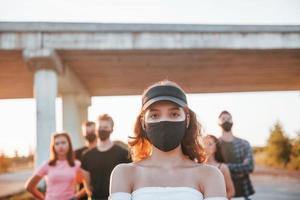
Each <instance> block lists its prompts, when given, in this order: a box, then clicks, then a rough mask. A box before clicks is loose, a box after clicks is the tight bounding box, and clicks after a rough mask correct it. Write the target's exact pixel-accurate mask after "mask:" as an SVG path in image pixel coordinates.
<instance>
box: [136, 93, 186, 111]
mask: <svg viewBox="0 0 300 200" xmlns="http://www.w3.org/2000/svg"><path fill="white" fill-rule="evenodd" d="M158 101H171V102H173V103H176V104H178V105H179V106H181V107H185V106H187V104H186V103H185V102H184V101H182V100H181V99H178V98H175V97H171V96H159V97H155V98H153V99H150V100H149V101H147V102H146V103H145V104H144V105H143V107H142V110H146V109H147V108H148V107H149V106H150V105H152V104H153V103H156V102H158Z"/></svg>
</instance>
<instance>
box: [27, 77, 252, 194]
mask: <svg viewBox="0 0 300 200" xmlns="http://www.w3.org/2000/svg"><path fill="white" fill-rule="evenodd" d="M219 125H220V126H221V128H222V136H221V137H220V138H216V137H215V136H213V135H207V136H205V137H203V135H202V131H201V130H202V129H201V124H200V123H199V122H198V120H197V117H196V114H195V113H194V112H193V111H192V110H191V109H190V108H189V107H188V102H187V98H186V94H185V92H184V91H183V89H181V88H180V86H178V85H177V84H176V83H174V82H171V81H161V82H158V83H155V84H153V85H151V86H150V87H148V88H147V89H146V90H145V91H144V93H143V94H142V106H141V112H140V113H139V115H138V116H137V119H136V122H135V126H134V131H133V136H131V137H129V141H128V146H129V149H130V152H128V150H127V149H125V148H123V147H121V146H119V145H117V144H115V143H114V142H113V141H112V140H111V139H110V136H111V134H112V132H113V127H114V121H113V119H112V118H111V117H110V116H109V115H108V114H103V115H100V116H99V117H98V119H97V122H96V123H95V122H90V121H89V122H86V123H84V124H83V126H82V134H83V136H84V137H85V139H86V145H85V146H84V147H83V148H80V149H78V150H76V151H73V148H72V143H71V139H70V137H69V135H68V133H56V134H54V135H53V137H52V141H51V147H50V151H51V155H50V159H49V160H48V161H45V163H44V164H43V165H42V166H40V168H39V169H37V170H36V171H35V172H34V174H33V176H32V177H31V178H30V179H29V180H28V181H27V183H26V188H27V190H28V191H29V192H31V193H32V194H33V195H34V196H35V197H36V198H38V199H46V200H54V199H55V200H70V199H72V200H75V199H93V200H107V199H110V200H168V199H172V200H185V199H189V200H203V199H205V200H225V199H231V198H233V197H244V198H245V199H249V196H250V195H252V194H253V193H254V190H253V187H252V184H251V181H250V178H249V173H251V172H252V171H253V168H254V162H253V156H252V149H251V147H250V145H249V143H248V142H247V141H246V140H243V139H240V138H237V137H235V136H234V135H233V133H232V131H231V128H232V125H233V122H232V116H231V114H230V113H229V112H228V111H223V112H221V114H220V116H219ZM43 177H46V183H47V189H46V193H45V194H43V193H41V192H40V191H39V190H38V188H37V186H38V183H39V182H40V180H41V179H42V178H43Z"/></svg>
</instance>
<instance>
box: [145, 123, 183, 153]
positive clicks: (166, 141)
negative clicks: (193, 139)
mask: <svg viewBox="0 0 300 200" xmlns="http://www.w3.org/2000/svg"><path fill="white" fill-rule="evenodd" d="M185 130H186V121H181V122H170V121H162V122H157V123H148V124H146V130H145V131H146V135H147V138H148V140H149V141H150V142H151V143H152V144H153V145H154V146H155V147H156V148H158V149H159V150H161V151H164V152H168V151H171V150H173V149H175V148H176V147H178V146H179V145H180V143H181V141H182V139H183V137H184V134H185Z"/></svg>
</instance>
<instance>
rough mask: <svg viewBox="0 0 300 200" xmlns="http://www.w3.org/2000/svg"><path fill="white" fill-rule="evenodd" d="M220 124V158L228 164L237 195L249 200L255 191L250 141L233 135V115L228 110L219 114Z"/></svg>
mask: <svg viewBox="0 0 300 200" xmlns="http://www.w3.org/2000/svg"><path fill="white" fill-rule="evenodd" d="M219 125H220V126H221V128H222V136H221V137H220V138H219V142H218V148H219V150H220V153H221V155H219V157H220V160H221V161H222V162H224V163H225V164H227V166H228V168H229V170H230V173H231V177H232V180H233V183H234V187H235V197H244V198H245V199H246V200H248V199H249V196H250V195H252V194H254V193H255V191H254V189H253V186H252V183H251V180H250V177H249V174H250V173H251V172H253V170H254V160H253V155H252V148H251V146H250V144H249V142H248V141H246V140H244V139H241V138H238V137H235V136H234V135H233V133H232V131H231V128H232V125H233V122H232V116H231V114H230V113H229V112H228V111H222V112H221V114H220V115H219Z"/></svg>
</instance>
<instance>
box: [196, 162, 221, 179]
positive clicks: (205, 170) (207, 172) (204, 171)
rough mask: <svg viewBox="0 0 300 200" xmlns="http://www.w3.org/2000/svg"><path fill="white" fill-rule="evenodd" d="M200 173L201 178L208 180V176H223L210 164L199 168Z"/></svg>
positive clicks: (201, 165)
mask: <svg viewBox="0 0 300 200" xmlns="http://www.w3.org/2000/svg"><path fill="white" fill-rule="evenodd" d="M198 172H199V174H200V175H201V176H205V177H206V178H208V177H207V176H210V177H218V176H220V175H221V176H222V173H221V171H220V170H219V169H218V168H217V167H215V166H212V165H208V164H200V165H199V167H198Z"/></svg>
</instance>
